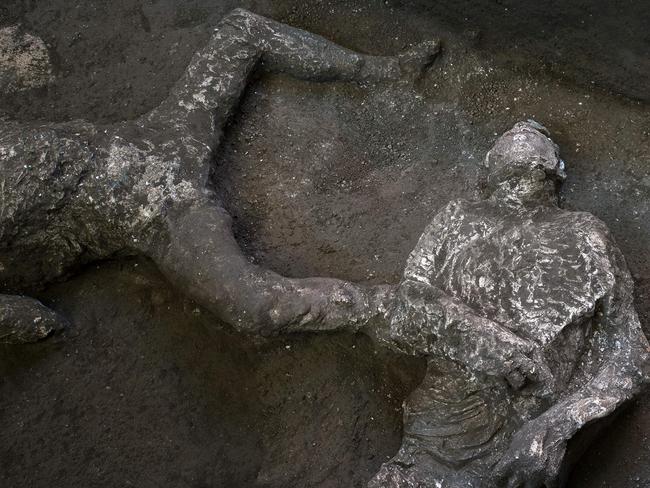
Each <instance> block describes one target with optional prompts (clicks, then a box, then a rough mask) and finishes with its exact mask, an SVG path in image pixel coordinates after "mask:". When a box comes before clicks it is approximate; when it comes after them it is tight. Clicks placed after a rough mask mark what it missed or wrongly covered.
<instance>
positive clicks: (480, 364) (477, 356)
mask: <svg viewBox="0 0 650 488" xmlns="http://www.w3.org/2000/svg"><path fill="white" fill-rule="evenodd" d="M467 320H469V321H470V322H472V324H471V327H472V328H473V329H474V330H475V331H476V334H477V336H476V338H475V339H474V341H473V342H474V346H473V347H474V349H475V351H471V352H470V354H469V357H470V361H469V362H467V366H468V367H470V368H471V369H474V370H478V371H481V372H484V373H486V374H488V375H492V376H502V377H503V378H505V379H506V380H507V381H508V383H509V384H510V386H512V387H513V388H515V389H521V388H522V387H523V386H524V385H525V383H526V380H528V381H531V382H533V383H540V384H541V385H542V388H541V392H542V394H546V393H548V392H549V391H551V390H552V386H553V381H554V379H553V375H552V373H551V371H550V369H549V368H548V366H547V365H546V360H545V359H544V356H543V354H542V353H541V351H540V349H539V347H538V346H537V345H536V344H535V343H533V342H532V341H528V340H526V339H522V338H521V337H519V336H517V335H516V334H514V333H513V332H511V331H510V330H509V329H507V328H505V327H502V326H501V325H499V324H497V323H494V322H492V321H490V320H487V319H485V318H483V317H478V316H468V317H467ZM472 353H473V354H472ZM472 356H473V357H472Z"/></svg>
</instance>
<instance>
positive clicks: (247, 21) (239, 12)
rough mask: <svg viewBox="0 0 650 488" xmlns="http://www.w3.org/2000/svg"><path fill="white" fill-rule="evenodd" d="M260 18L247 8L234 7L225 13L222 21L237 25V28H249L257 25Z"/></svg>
mask: <svg viewBox="0 0 650 488" xmlns="http://www.w3.org/2000/svg"><path fill="white" fill-rule="evenodd" d="M261 19H262V17H260V16H259V15H257V14H254V13H253V12H251V11H249V10H246V9H243V8H236V9H234V10H231V11H230V12H229V13H228V14H226V16H225V17H224V18H223V22H225V23H227V24H229V25H232V26H234V27H237V28H238V29H242V30H250V29H251V27H252V26H255V25H257V24H258V23H259V22H260V20H261Z"/></svg>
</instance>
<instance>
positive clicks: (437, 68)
mask: <svg viewBox="0 0 650 488" xmlns="http://www.w3.org/2000/svg"><path fill="white" fill-rule="evenodd" d="M235 6H245V7H247V8H249V9H251V10H253V11H255V12H258V13H261V14H264V15H268V16H271V17H273V18H275V19H277V20H281V21H284V22H287V23H290V24H292V25H295V26H297V27H302V28H306V29H308V30H311V31H313V32H317V33H319V34H322V35H324V36H326V37H328V38H330V39H332V40H334V41H336V42H338V43H340V44H342V45H344V46H346V47H350V48H353V49H357V50H360V51H364V52H368V53H373V54H391V53H395V52H398V51H400V50H402V49H404V48H407V47H408V46H409V45H410V44H411V43H414V42H417V41H420V40H424V39H429V38H431V37H435V36H439V37H442V38H443V39H444V42H445V50H444V54H443V56H442V57H441V58H440V59H439V60H438V62H436V64H435V65H434V66H433V68H432V69H431V70H430V71H429V72H428V73H427V75H426V76H425V77H424V78H423V79H422V80H420V81H418V82H417V83H415V84H409V83H393V84H386V85H379V86H375V87H360V86H357V85H353V84H310V83H304V82H297V81H295V80H292V79H289V78H286V77H282V76H273V77H269V76H264V77H262V78H261V79H260V80H258V81H257V83H255V84H254V85H252V86H251V88H250V89H249V91H248V93H247V95H246V97H245V98H244V100H243V101H242V107H241V110H240V111H239V113H238V114H237V116H236V117H235V118H234V120H233V123H232V125H231V127H230V129H229V131H228V134H227V138H226V142H225V144H224V147H223V149H222V152H221V155H220V157H219V158H218V161H217V163H216V164H217V169H216V177H215V185H216V187H217V189H218V191H219V192H220V194H221V195H222V196H223V198H224V200H225V201H226V202H227V205H228V207H229V210H230V211H231V213H232V214H233V216H234V217H235V222H236V231H237V236H238V238H239V240H240V242H241V244H242V246H243V247H244V248H245V249H246V251H247V252H248V253H249V254H250V255H251V257H252V259H255V260H256V261H258V262H260V263H262V264H264V265H266V266H269V267H271V268H273V269H275V270H276V271H279V272H282V273H285V274H288V275H292V276H309V275H327V276H336V277H340V278H345V279H352V280H358V281H370V282H394V281H396V280H398V279H399V276H400V274H401V270H402V268H403V265H404V262H405V260H406V257H407V255H408V253H409V252H410V250H411V249H412V248H413V246H414V245H415V242H416V240H417V238H418V237H419V235H420V233H421V231H422V229H423V228H424V226H425V225H426V223H427V222H428V221H429V219H430V218H431V217H432V216H433V215H434V214H435V212H436V210H437V209H438V208H440V206H442V205H444V204H445V203H446V202H448V201H449V200H451V199H454V198H459V197H465V198H472V197H475V196H476V191H475V183H476V173H477V164H478V162H479V161H480V160H481V159H482V157H483V155H484V154H485V151H486V150H487V149H488V148H489V147H490V146H491V144H492V143H493V142H494V139H495V138H496V137H497V135H498V134H500V133H501V132H503V131H504V130H506V129H507V128H509V126H511V125H512V124H513V123H514V122H516V121H517V120H521V119H526V118H530V117H533V118H535V119H536V120H538V121H540V122H542V123H544V124H545V125H546V126H547V127H548V128H549V129H550V130H551V133H552V136H553V138H554V140H556V142H558V143H559V144H560V146H561V149H562V152H563V157H564V158H565V160H566V161H567V166H568V172H569V179H568V180H567V182H566V184H565V185H564V188H563V193H562V194H563V202H564V205H565V206H566V207H567V208H572V209H578V210H586V211H590V212H593V213H594V214H596V215H597V216H598V217H600V218H601V219H603V220H604V221H605V222H606V223H607V224H608V225H609V226H610V228H611V229H612V231H613V233H614V235H615V237H616V239H617V241H618V243H619V245H620V247H621V248H622V249H623V252H624V254H625V256H626V259H627V261H628V265H629V267H630V269H631V271H632V274H633V277H634V279H635V282H636V306H637V310H638V311H639V315H640V317H641V320H642V323H643V325H644V327H645V330H646V332H648V331H650V260H649V254H650V253H649V250H650V150H649V149H650V147H649V146H650V142H649V131H650V114H649V112H648V106H647V102H648V101H649V98H650V83H649V81H650V56H649V54H650V53H649V50H650V31H649V30H648V25H650V3H648V2H645V1H635V2H632V1H620V2H609V1H607V2H606V1H590V2H586V1H572V2H560V1H536V2H533V1H528V0H525V1H515V0H502V1H486V0H483V1H454V2H452V1H449V0H443V1H437V2H433V1H424V0H419V1H408V2H407V1H390V0H388V1H383V0H382V1H375V0H373V1H312V2H298V1H291V0H279V1H273V2H271V1H249V2H235V1H216V0H212V1H207V0H190V1H181V0H158V1H140V0H117V1H114V2H110V3H109V2H99V1H95V2H93V1H88V0H80V1H76V2H70V1H67V0H49V1H36V0H32V1H26V0H21V1H17V0H4V1H3V2H2V4H1V5H0V27H2V26H5V25H12V24H17V23H18V24H21V25H22V26H23V27H24V28H25V29H27V30H28V31H31V32H33V33H35V34H37V35H38V36H40V37H42V38H43V39H44V40H45V41H46V43H47V44H48V47H49V49H50V52H51V54H52V57H53V59H54V62H55V76H56V81H55V83H54V84H53V85H52V86H50V87H49V88H47V89H43V90H38V91H31V92H24V93H22V94H17V95H16V94H14V95H12V96H10V97H4V98H2V99H1V100H0V110H2V111H3V112H6V113H7V114H8V115H9V116H11V117H13V118H16V119H19V120H35V119H42V120H70V119H73V118H85V119H88V120H91V121H96V122H107V121H116V120H121V119H128V118H133V117H135V116H136V115H139V114H141V113H143V112H144V111H146V110H148V109H150V108H151V107H153V106H155V105H156V104H157V103H158V102H159V101H160V100H161V99H162V98H164V96H165V95H166V93H167V92H168V90H169V88H170V87H171V85H172V84H173V82H174V81H175V80H176V79H177V78H178V77H179V76H180V74H181V73H182V71H183V69H184V67H185V65H186V64H187V62H188V60H189V58H190V56H191V55H192V53H193V52H194V51H195V50H196V49H197V48H198V47H199V46H201V45H202V44H203V43H204V42H206V40H207V39H208V38H209V35H210V27H211V26H213V25H214V24H215V23H216V22H218V20H219V19H220V18H221V17H222V16H223V15H224V13H226V12H227V11H228V10H230V9H231V8H233V7H235ZM38 293H39V296H41V297H42V298H43V300H44V301H46V302H47V303H48V304H51V305H52V306H53V307H54V308H56V309H57V310H60V311H61V312H62V313H65V314H66V315H67V316H68V317H69V318H70V319H71V321H72V326H71V328H70V330H69V331H68V332H67V333H66V334H65V335H63V336H60V337H57V338H54V340H52V341H48V342H45V343H43V344H38V345H36V346H29V347H20V348H13V349H9V348H6V349H2V350H0V425H2V429H1V431H0V484H1V485H2V486H11V487H27V486H29V487H41V486H42V487H52V486H54V487H59V486H61V487H64V486H65V487H72V486H80V487H81V486H83V487H94V486H98V487H99V486H103V487H104V486H110V487H113V486H137V487H159V486H187V487H215V486H228V487H239V486H241V487H249V486H255V487H308V486H314V487H316V486H317V487H346V488H347V487H351V486H363V485H364V483H365V481H367V480H368V479H369V478H370V476H371V475H372V473H374V472H375V471H376V470H377V468H378V466H379V465H380V464H381V463H382V462H383V461H384V460H386V459H387V458H388V457H390V456H391V455H392V454H393V453H394V452H395V451H396V449H397V448H398V446H399V443H400V429H401V427H400V415H401V409H400V405H401V402H402V400H403V399H404V398H405V396H406V395H407V394H408V393H409V391H410V390H411V389H412V388H413V387H414V386H415V385H416V384H417V382H418V381H419V379H420V378H421V375H422V372H423V371H422V364H421V362H420V361H417V360H413V359H407V358H399V357H396V356H393V355H391V354H389V353H387V352H386V351H381V350H376V349H375V348H374V346H373V345H372V344H371V343H370V342H369V341H368V340H367V339H366V338H364V337H363V336H350V335H346V334H336V335H327V336H318V337H312V336H297V337H291V338H287V339H283V340H278V341H274V342H271V343H265V344H252V343H250V341H248V340H246V339H245V338H242V337H239V336H237V335H234V334H232V333H231V332H230V331H228V330H227V328H224V327H223V326H222V325H221V324H218V323H217V322H216V320H215V319H214V318H212V317H210V316H209V315H208V314H207V313H205V312H203V311H201V310H199V309H198V308H197V307H195V306H194V305H193V304H191V303H189V302H187V301H186V300H185V299H184V298H183V296H182V293H181V292H179V291H177V290H173V289H171V288H170V286H169V285H168V284H167V283H165V282H164V281H163V280H162V279H161V278H160V277H159V275H158V274H157V272H156V270H155V269H153V268H152V267H151V265H150V264H149V263H146V262H141V261H120V262H111V263H102V264H99V265H97V266H92V267H91V268H89V269H87V270H84V271H83V272H81V273H80V274H79V275H77V276H76V277H73V278H71V279H70V280H69V281H66V282H63V283H59V284H56V285H54V286H52V287H50V288H49V289H48V290H46V291H43V292H38ZM649 414H650V394H648V393H646V394H645V395H643V396H642V397H641V398H640V399H639V400H638V401H636V402H634V403H633V404H632V405H630V407H629V408H628V409H627V410H625V411H624V412H622V413H621V414H620V415H619V416H618V417H617V418H616V419H615V420H614V421H613V422H612V424H611V425H609V426H608V427H607V428H605V430H604V431H603V433H602V434H601V436H600V437H598V438H597V439H596V441H595V443H594V444H593V445H592V447H591V448H590V449H589V450H588V451H587V452H586V454H585V455H584V456H583V458H582V460H581V461H580V463H579V464H578V466H577V467H576V469H575V471H574V474H573V477H572V479H571V480H570V482H569V486H570V487H596V486H607V487H617V488H618V487H648V486H650V440H649V439H648V435H650V421H649V420H648V418H649Z"/></svg>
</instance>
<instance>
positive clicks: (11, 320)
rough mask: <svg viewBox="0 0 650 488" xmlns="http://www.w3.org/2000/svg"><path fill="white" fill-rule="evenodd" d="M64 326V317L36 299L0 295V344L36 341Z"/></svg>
mask: <svg viewBox="0 0 650 488" xmlns="http://www.w3.org/2000/svg"><path fill="white" fill-rule="evenodd" d="M65 326H66V321H65V319H63V318H62V317H61V316H60V315H59V314H57V313H56V312H55V311H53V310H51V309H49V308H47V307H46V306H45V305H43V304H42V303H41V302H39V301H38V300H35V299H33V298H28V297H22V296H6V295H4V296H0V344H25V343H30V342H37V341H39V340H41V339H45V338H46V337H48V336H49V335H51V334H53V333H54V332H56V331H59V330H62V329H63V328H65Z"/></svg>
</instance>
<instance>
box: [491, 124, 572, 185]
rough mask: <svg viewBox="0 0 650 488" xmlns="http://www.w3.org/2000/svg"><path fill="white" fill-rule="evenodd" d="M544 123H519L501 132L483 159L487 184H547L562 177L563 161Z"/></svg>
mask: <svg viewBox="0 0 650 488" xmlns="http://www.w3.org/2000/svg"><path fill="white" fill-rule="evenodd" d="M547 134H548V131H547V130H546V128H544V126H542V125H540V124H538V123H537V122H534V121H528V122H519V123H517V124H515V126H514V127H513V128H512V129H511V130H509V131H508V132H506V133H505V134H503V135H502V136H501V137H500V138H499V139H498V140H497V142H496V143H495V144H494V146H493V147H492V149H491V150H490V151H489V152H488V154H487V157H486V158H485V164H486V166H487V171H488V178H487V183H488V187H489V188H490V189H492V190H494V189H495V188H496V187H497V186H499V185H500V184H501V183H504V182H508V181H509V182H511V183H514V182H516V181H517V180H519V181H527V182H540V183H547V181H546V180H550V181H552V182H560V181H562V180H563V179H564V178H566V173H565V168H564V161H562V160H561V159H560V157H559V151H558V147H557V145H556V144H555V143H554V142H553V141H552V140H551V139H550V138H549V137H548V136H547Z"/></svg>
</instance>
